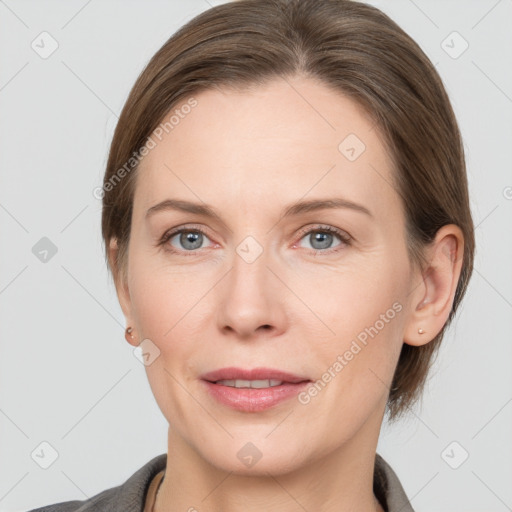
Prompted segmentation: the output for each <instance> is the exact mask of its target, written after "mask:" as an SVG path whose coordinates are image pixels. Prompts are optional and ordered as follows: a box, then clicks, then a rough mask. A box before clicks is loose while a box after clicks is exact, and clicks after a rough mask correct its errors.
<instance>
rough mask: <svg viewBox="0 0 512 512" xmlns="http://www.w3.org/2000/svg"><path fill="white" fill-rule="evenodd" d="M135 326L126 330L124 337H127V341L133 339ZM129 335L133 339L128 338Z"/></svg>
mask: <svg viewBox="0 0 512 512" xmlns="http://www.w3.org/2000/svg"><path fill="white" fill-rule="evenodd" d="M132 332H133V328H132V327H127V328H126V330H125V331H124V337H125V338H126V341H128V342H130V341H131V340H133V334H132ZM128 336H130V338H131V340H129V339H128Z"/></svg>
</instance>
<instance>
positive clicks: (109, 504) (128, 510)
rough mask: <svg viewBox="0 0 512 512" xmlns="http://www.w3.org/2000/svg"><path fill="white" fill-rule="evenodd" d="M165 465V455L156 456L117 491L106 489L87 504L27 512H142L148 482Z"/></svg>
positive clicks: (64, 504)
mask: <svg viewBox="0 0 512 512" xmlns="http://www.w3.org/2000/svg"><path fill="white" fill-rule="evenodd" d="M166 462H167V454H166V453H163V454H161V455H157V456H156V457H154V458H153V459H151V460H150V461H149V462H147V463H146V464H144V466H142V467H141V468H139V469H138V470H137V471H136V472H135V473H134V474H133V475H132V476H131V477H130V478H128V480H126V482H124V483H123V484H121V485H119V486H117V487H112V488H111V489H106V490H104V491H102V492H100V493H98V494H96V495H95V496H92V497H90V498H88V499H86V500H81V501H80V500H74V501H63V502H60V503H54V504H52V505H45V506H44V507H40V508H35V509H32V510H30V511H29V512H93V511H94V512H99V511H102V512H103V511H104V512H116V511H119V512H142V511H143V510H144V502H145V499H146V493H147V490H148V487H149V485H150V483H151V480H152V479H153V477H154V476H155V475H156V474H157V473H158V472H159V471H161V470H162V469H164V468H165V466H166Z"/></svg>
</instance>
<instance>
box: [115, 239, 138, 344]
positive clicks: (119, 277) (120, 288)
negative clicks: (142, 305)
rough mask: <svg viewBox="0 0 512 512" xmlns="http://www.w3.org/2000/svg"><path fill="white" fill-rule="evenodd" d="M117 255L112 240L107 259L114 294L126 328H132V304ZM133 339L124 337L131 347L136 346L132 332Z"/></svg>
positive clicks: (116, 249)
mask: <svg viewBox="0 0 512 512" xmlns="http://www.w3.org/2000/svg"><path fill="white" fill-rule="evenodd" d="M118 253H119V248H118V245H117V239H115V238H112V239H111V240H110V243H109V248H108V259H109V263H110V268H111V269H112V273H113V275H114V284H115V287H116V293H117V298H118V300H119V305H120V306H121V309H122V311H123V314H124V316H125V318H126V324H127V326H130V327H132V328H133V326H134V318H133V315H132V303H131V298H130V290H129V287H128V282H127V279H126V277H125V276H124V275H123V273H122V272H121V271H120V269H119V268H118V264H117V262H118V259H117V255H118ZM132 335H133V339H132V338H131V337H129V336H127V337H126V339H127V341H128V343H130V344H131V345H133V346H135V347H136V346H137V343H136V340H137V336H136V335H135V334H134V332H133V331H132Z"/></svg>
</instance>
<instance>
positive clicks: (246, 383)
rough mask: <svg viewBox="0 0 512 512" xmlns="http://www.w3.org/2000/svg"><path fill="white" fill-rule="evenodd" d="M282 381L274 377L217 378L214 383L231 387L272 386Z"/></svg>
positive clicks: (278, 384) (258, 387)
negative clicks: (254, 378)
mask: <svg viewBox="0 0 512 512" xmlns="http://www.w3.org/2000/svg"><path fill="white" fill-rule="evenodd" d="M282 383H283V381H282V380H276V379H263V380H240V379H237V380H218V381H217V382H216V383H215V384H221V385H223V386H229V387H232V388H255V389H261V388H271V387H274V386H280V385H281V384H282Z"/></svg>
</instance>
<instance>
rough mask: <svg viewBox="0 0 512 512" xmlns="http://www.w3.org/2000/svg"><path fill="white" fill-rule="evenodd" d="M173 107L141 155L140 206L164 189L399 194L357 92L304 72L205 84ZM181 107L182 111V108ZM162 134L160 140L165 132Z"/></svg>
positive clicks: (182, 193)
mask: <svg viewBox="0 0 512 512" xmlns="http://www.w3.org/2000/svg"><path fill="white" fill-rule="evenodd" d="M193 98H194V100H195V102H196V103H195V106H194V107H193V108H186V109H185V108H183V110H180V108H182V106H183V105H184V104H186V102H187V101H184V102H182V103H181V104H179V105H176V106H175V107H173V109H172V112H170V113H169V114H168V115H167V116H166V117H165V118H164V120H163V122H164V123H165V121H166V120H168V119H169V118H170V117H171V115H172V114H173V113H177V114H180V115H175V116H174V118H173V120H174V123H173V124H172V125H171V124H170V123H169V124H168V125H167V128H166V129H163V128H162V127H164V128H165V125H161V129H160V134H159V137H155V136H154V135H153V136H152V138H153V140H154V141H155V143H156V145H155V147H154V148H153V149H151V151H150V152H149V154H147V155H146V156H145V157H144V158H143V159H142V162H141V166H140V168H139V171H138V172H139V176H138V179H137V186H136V193H135V205H134V209H135V210H137V209H140V208H145V209H147V208H148V207H149V206H151V205H152V204H154V203H155V202H156V201H159V200H163V199H166V198H167V197H168V196H178V197H182V198H186V199H190V200H198V199H200V200H203V201H205V202H208V203H210V204H217V205H223V204H225V202H226V201H229V203H230V204H233V202H235V203H237V202H238V206H239V207H240V208H244V207H245V208H248V207H249V205H252V204H254V205H255V206H256V205H257V204H259V205H260V206H261V205H262V204H270V203H271V202H272V201H280V204H282V203H283V202H286V203H287V202H293V201H296V200H298V199H300V198H302V197H304V196H305V195H308V196H311V197H313V196H315V195H324V196H325V194H326V193H331V194H332V192H333V191H340V192H342V193H343V195H344V196H347V197H349V198H350V199H352V200H358V201H361V202H366V203H367V204H368V203H376V204H375V207H376V208H378V207H379V204H377V203H381V204H380V207H382V208H385V207H386V205H385V203H386V202H389V201H396V200H397V197H396V191H395V190H394V189H393V186H392V185H391V183H392V175H391V173H392V170H391V163H390V158H389V155H388V154H387V148H386V147H385V144H384V141H382V140H381V139H380V137H379V133H378V131H377V129H376V128H375V126H374V124H373V122H372V120H371V119H370V118H369V117H368V116H367V114H366V113H365V112H364V110H363V109H362V108H360V107H359V106H358V105H357V104H356V103H355V102H354V101H352V100H350V99H349V98H347V97H346V96H344V95H342V94H341V93H339V92H337V91H333V90H332V89H329V88H327V87H326V86H325V85H323V84H321V83H319V82H317V81H314V80H311V79H304V78H295V79H286V80H284V79H275V80H273V81H271V82H269V83H267V84H266V85H264V86H258V87H251V88H250V89H248V90H247V91H243V92H241V91H239V90H238V91H235V90H232V89H221V90H207V91H203V92H201V93H199V94H196V95H194V96H193ZM176 111H178V112H176ZM160 139H161V140H160Z"/></svg>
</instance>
